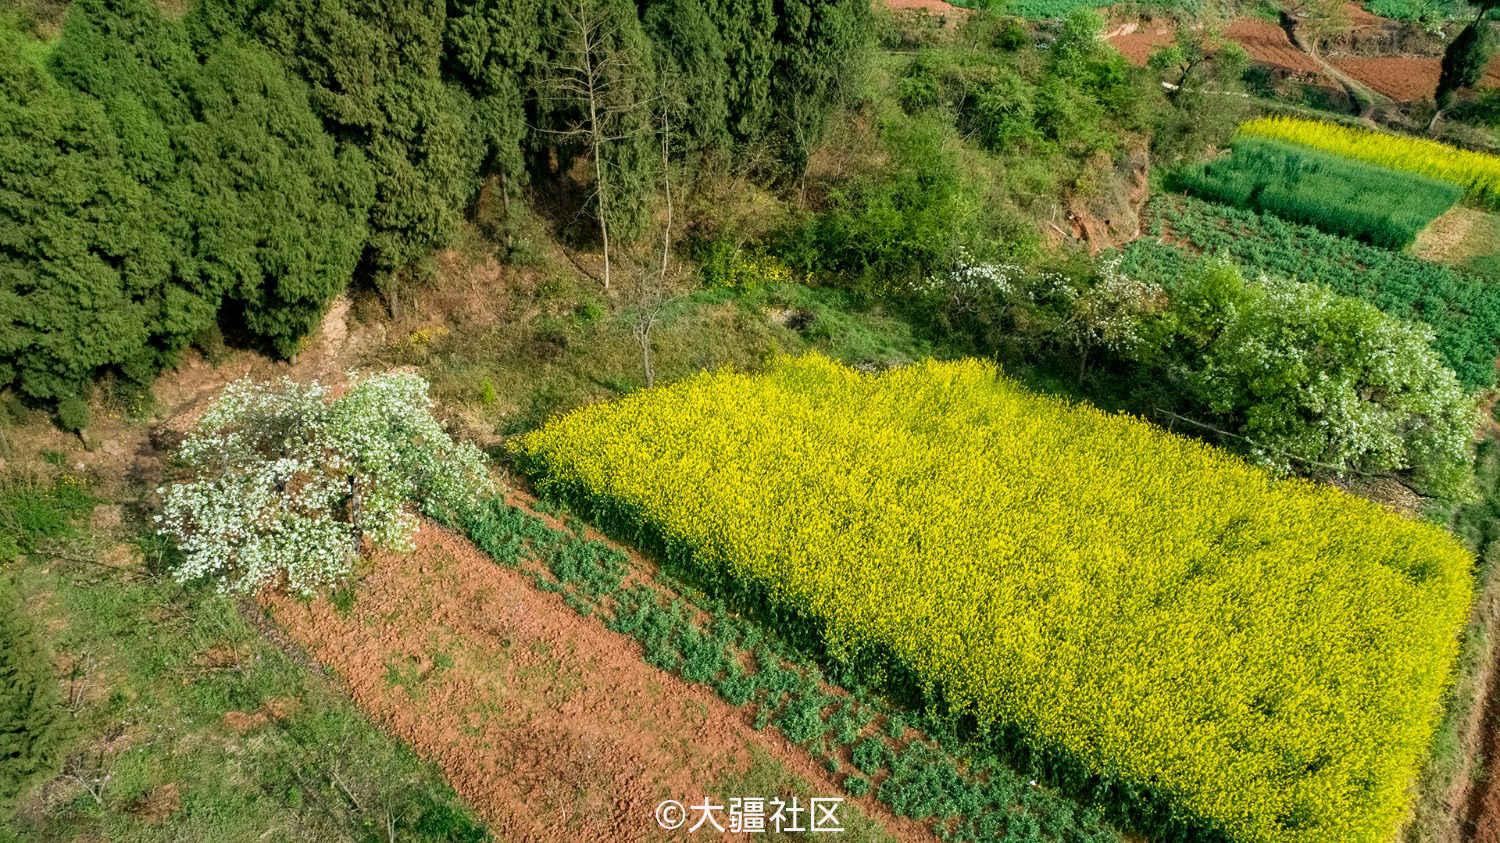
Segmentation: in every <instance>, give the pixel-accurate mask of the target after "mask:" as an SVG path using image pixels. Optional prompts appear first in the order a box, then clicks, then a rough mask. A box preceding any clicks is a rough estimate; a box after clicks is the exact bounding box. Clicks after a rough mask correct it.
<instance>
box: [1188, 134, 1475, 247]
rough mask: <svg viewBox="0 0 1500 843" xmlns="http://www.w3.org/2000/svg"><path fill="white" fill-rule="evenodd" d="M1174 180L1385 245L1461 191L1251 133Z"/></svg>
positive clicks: (1414, 231)
mask: <svg viewBox="0 0 1500 843" xmlns="http://www.w3.org/2000/svg"><path fill="white" fill-rule="evenodd" d="M1174 181H1175V182H1176V183H1177V185H1176V186H1178V187H1180V188H1182V189H1184V190H1187V191H1188V192H1190V193H1193V194H1196V195H1198V196H1201V197H1203V198H1205V199H1212V200H1214V201H1216V202H1224V203H1226V204H1229V205H1234V206H1236V207H1240V208H1255V209H1258V210H1261V211H1268V212H1270V213H1273V214H1275V215H1277V216H1279V217H1282V218H1284V219H1288V220H1292V221H1294V222H1302V223H1307V224H1309V225H1314V226H1317V227H1318V228H1321V229H1322V230H1324V231H1327V232H1329V233H1331V234H1342V235H1345V236H1348V237H1353V238H1355V239H1358V240H1363V241H1365V242H1368V243H1372V244H1374V245H1376V246H1384V247H1385V248H1388V249H1404V248H1406V247H1407V246H1409V245H1411V244H1412V243H1413V242H1414V241H1415V240H1416V239H1417V235H1418V234H1420V233H1421V231H1422V229H1424V228H1426V227H1427V224H1428V223H1430V222H1432V221H1433V220H1434V219H1436V218H1437V217H1438V216H1440V215H1441V214H1443V213H1445V212H1446V211H1447V210H1448V209H1449V208H1452V207H1453V205H1454V203H1455V202H1457V201H1458V199H1459V197H1460V196H1462V195H1463V189H1462V188H1460V187H1459V186H1458V185H1456V184H1452V183H1450V182H1446V181H1439V180H1437V179H1433V178H1428V177H1426V176H1420V175H1416V174H1414V173H1407V172H1402V171H1400V170H1392V169H1389V168H1387V167H1382V166H1379V165H1376V164H1369V163H1366V162H1364V161H1359V160H1356V159H1353V158H1345V157H1342V156H1340V155H1333V154H1329V153H1325V152H1319V151H1317V150H1315V149H1312V148H1311V147H1306V146H1301V145H1299V144H1294V143H1287V142H1285V141H1278V140H1268V139H1264V138H1257V137H1250V136H1247V137H1241V138H1239V139H1238V140H1236V141H1235V143H1234V152H1232V153H1231V154H1230V155H1228V156H1226V157H1222V158H1218V159H1216V160H1214V161H1210V162H1208V163H1207V164H1200V165H1196V166H1192V167H1187V168H1184V169H1183V170H1181V171H1180V172H1178V173H1177V174H1176V175H1175V177H1174Z"/></svg>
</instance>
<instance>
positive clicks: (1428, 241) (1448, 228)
mask: <svg viewBox="0 0 1500 843" xmlns="http://www.w3.org/2000/svg"><path fill="white" fill-rule="evenodd" d="M1497 251H1500V214H1496V213H1493V212H1490V211H1481V210H1479V209H1477V208H1470V207H1467V206H1464V205H1457V206H1455V207H1453V208H1452V209H1451V210H1449V211H1448V212H1447V213H1445V214H1443V215H1442V216H1440V217H1438V218H1437V219H1435V220H1433V221H1432V223H1431V224H1429V225H1428V226H1427V227H1426V228H1425V229H1423V230H1422V233H1421V234H1420V235H1418V236H1417V242H1416V243H1415V244H1413V245H1412V254H1414V255H1416V256H1417V257H1420V258H1426V259H1427V260H1430V261H1436V262H1438V263H1446V264H1448V265H1450V266H1463V265H1464V263H1466V262H1467V261H1470V260H1472V259H1474V258H1476V257H1483V256H1486V255H1493V254H1496V252H1497Z"/></svg>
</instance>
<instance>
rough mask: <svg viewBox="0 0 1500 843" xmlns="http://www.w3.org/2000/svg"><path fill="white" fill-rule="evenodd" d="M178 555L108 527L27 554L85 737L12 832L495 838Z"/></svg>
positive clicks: (35, 836)
mask: <svg viewBox="0 0 1500 843" xmlns="http://www.w3.org/2000/svg"><path fill="white" fill-rule="evenodd" d="M13 490H14V485H11V486H10V487H9V488H8V491H13ZM128 537H129V531H127V538H128ZM143 550H144V553H145V557H146V558H145V559H144V560H138V559H136V558H134V557H135V556H136V554H138V553H141V552H142V551H143ZM166 561H167V559H166V557H165V555H164V551H163V550H162V549H161V548H160V547H159V546H158V545H156V544H155V543H154V542H150V541H142V542H141V543H140V544H139V545H137V544H132V543H124V542H120V541H119V540H118V539H116V538H112V537H110V536H106V535H100V534H95V535H93V536H92V537H89V538H87V539H77V538H75V539H73V540H70V541H66V543H61V544H53V545H50V546H48V545H44V546H43V550H42V552H38V553H36V554H33V555H32V557H31V558H30V560H29V561H26V562H24V563H17V564H13V565H12V566H11V568H12V571H11V573H12V574H13V576H14V578H15V583H16V586H17V587H18V588H19V590H20V592H21V595H22V597H23V599H24V600H25V601H26V604H27V605H28V606H29V607H30V608H31V609H32V612H33V615H34V618H35V620H36V621H37V622H38V623H37V625H38V627H39V628H40V629H42V630H44V631H45V632H44V633H43V637H44V643H45V644H46V645H47V646H48V647H49V648H50V649H51V650H52V652H53V653H54V654H55V655H54V662H55V664H57V665H58V666H59V672H60V676H59V679H60V681H61V683H62V685H63V696H64V700H65V705H66V706H67V709H68V713H67V714H65V715H64V716H65V718H67V719H68V720H69V721H70V731H71V733H72V738H71V741H70V746H69V748H68V749H67V750H66V751H65V753H64V754H65V760H64V763H63V766H62V772H63V775H62V776H60V777H59V778H57V779H54V780H52V781H51V782H48V783H45V784H43V785H41V786H39V787H37V788H35V789H34V790H33V791H32V792H31V793H30V794H29V795H28V798H27V799H25V800H24V801H23V802H22V804H21V807H20V810H19V811H18V812H17V815H16V816H15V817H14V818H12V819H11V820H10V821H9V822H8V823H4V824H0V839H3V838H5V837H6V836H7V835H12V836H14V837H15V838H16V839H20V840H28V841H54V840H56V841H62V840H82V839H89V840H110V841H122V842H128V841H137V840H138V841H149V840H162V839H180V840H215V841H240V840H245V841H251V840H268V839H281V840H330V841H332V840H377V839H378V840H384V839H386V830H387V826H388V825H389V826H390V827H391V828H392V829H393V830H394V831H395V833H396V834H397V835H398V836H399V838H400V839H403V840H455V841H469V840H473V841H477V840H484V839H487V834H486V833H485V832H484V830H483V829H482V828H481V827H480V826H479V825H478V824H477V822H476V820H475V819H474V818H473V816H472V815H471V814H470V813H469V811H468V809H467V808H465V807H464V806H463V805H462V804H461V803H459V801H458V799H457V797H456V796H455V795H454V794H453V792H452V791H451V790H450V789H449V788H448V787H447V785H446V784H444V783H443V781H442V779H441V777H440V776H439V775H438V774H437V772H436V770H435V768H433V767H432V766H431V765H429V764H426V763H424V762H422V761H420V760H419V759H417V758H416V757H415V756H414V755H413V754H412V753H411V752H410V751H409V750H407V749H406V748H405V747H403V746H401V745H399V744H398V743H397V742H395V741H393V740H391V739H390V738H388V737H386V736H385V735H384V734H382V733H381V732H380V731H379V729H378V728H377V727H375V726H374V725H373V724H372V723H370V722H369V721H367V720H366V719H365V718H364V717H363V716H362V715H361V714H360V713H359V711H358V710H356V709H355V707H354V705H353V704H352V703H351V702H350V701H349V700H348V699H346V698H345V697H344V696H343V695H342V693H341V692H340V691H339V689H337V688H336V687H334V686H333V685H332V684H331V683H330V682H329V681H328V680H327V679H326V678H325V677H323V676H322V675H321V674H320V673H317V672H316V671H314V670H310V669H309V668H308V667H305V666H303V665H302V664H299V663H297V662H295V661H293V660H292V659H291V658H289V657H288V656H287V655H286V654H284V653H283V652H282V651H281V650H280V649H278V648H277V647H276V646H275V645H274V644H272V643H271V642H270V641H268V640H267V639H266V638H265V637H264V636H263V635H262V633H261V632H260V631H259V630H257V629H256V628H255V627H254V626H252V624H251V623H249V622H248V621H247V620H246V619H245V617H244V616H243V615H242V614H241V613H240V610H239V608H238V606H237V605H236V603H235V602H234V601H233V600H231V599H229V598H226V597H223V596H219V595H216V594H214V593H212V592H211V591H207V590H205V589H202V588H184V587H181V586H178V585H176V584H175V583H173V582H172V581H171V580H170V579H169V578H167V577H164V576H162V571H163V565H164V563H165V562H166ZM96 778H97V779H100V780H101V781H100V782H99V783H98V784H97V785H95V784H94V783H93V780H94V779H96ZM85 782H87V784H88V785H89V787H86V786H85ZM90 788H92V789H93V790H94V791H95V792H96V793H97V798H96V797H95V795H94V794H91V793H90V792H89V791H90Z"/></svg>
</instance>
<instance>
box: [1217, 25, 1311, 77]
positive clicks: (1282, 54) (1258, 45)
mask: <svg viewBox="0 0 1500 843" xmlns="http://www.w3.org/2000/svg"><path fill="white" fill-rule="evenodd" d="M1224 34H1225V35H1227V36H1229V37H1230V38H1232V39H1234V40H1235V41H1238V42H1239V43H1240V45H1241V46H1242V47H1244V48H1245V52H1247V53H1249V54H1250V60H1251V61H1256V62H1261V63H1263V64H1274V65H1276V66H1278V67H1284V68H1287V69H1288V70H1295V71H1301V72H1304V73H1318V72H1320V70H1321V68H1319V67H1318V63H1317V62H1315V61H1313V60H1312V57H1311V56H1308V55H1307V54H1306V53H1304V52H1302V51H1301V50H1299V49H1297V45H1296V44H1293V43H1292V39H1290V38H1288V37H1287V34H1286V30H1284V29H1282V28H1281V27H1279V26H1277V25H1276V24H1274V23H1270V22H1268V21H1263V20H1256V19H1255V18H1240V19H1238V20H1236V21H1235V22H1234V23H1232V24H1230V25H1229V29H1228V31H1226V32H1225V33H1224Z"/></svg>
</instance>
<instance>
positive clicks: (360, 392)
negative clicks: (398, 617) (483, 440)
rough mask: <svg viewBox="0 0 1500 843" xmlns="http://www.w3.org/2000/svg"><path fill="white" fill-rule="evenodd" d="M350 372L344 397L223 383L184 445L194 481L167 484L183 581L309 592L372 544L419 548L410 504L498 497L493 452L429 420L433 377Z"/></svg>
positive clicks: (167, 513)
mask: <svg viewBox="0 0 1500 843" xmlns="http://www.w3.org/2000/svg"><path fill="white" fill-rule="evenodd" d="M351 378H352V379H353V383H352V385H351V386H350V388H349V390H348V392H347V393H345V394H344V396H343V397H342V398H339V399H338V400H337V401H330V400H329V397H330V396H329V391H328V390H327V389H326V388H325V387H323V386H322V385H320V384H318V383H317V382H316V381H314V382H312V383H310V384H306V385H303V384H298V383H296V382H295V381H292V380H290V379H288V378H281V379H280V380H278V381H275V382H272V383H265V384H257V383H253V382H251V381H250V380H248V379H244V380H240V381H236V382H235V383H232V384H230V385H229V386H228V387H226V388H225V389H224V392H223V393H222V394H221V395H220V397H219V399H218V400H217V401H216V402H215V403H214V404H213V406H212V407H210V408H209V410H208V411H207V412H206V413H204V415H203V417H202V418H201V419H200V420H199V422H198V426H197V428H196V429H195V430H194V432H193V433H192V434H191V435H190V436H189V437H188V438H187V439H186V440H185V441H184V442H183V443H182V446H181V448H180V449H179V451H178V454H177V456H178V459H179V460H180V462H181V463H182V464H183V466H184V467H185V469H186V472H187V474H188V476H189V477H190V478H194V479H188V480H185V481H184V482H181V483H177V484H174V485H173V486H172V487H171V488H170V489H167V490H166V500H165V503H164V505H163V510H162V514H161V516H160V520H161V527H160V532H161V533H163V534H164V535H168V536H171V537H173V538H174V539H176V541H177V543H178V546H179V547H180V548H181V550H182V552H183V555H184V557H185V560H184V562H183V564H182V565H181V567H180V568H179V569H178V570H177V572H176V576H177V578H178V579H179V580H182V581H186V580H190V579H195V578H198V577H201V576H209V577H211V578H213V579H214V580H215V581H216V582H217V583H218V586H219V588H220V590H224V591H241V592H249V591H254V590H256V589H258V588H260V587H261V586H265V585H277V586H285V587H286V588H288V589H290V590H292V591H296V592H299V593H310V592H312V591H315V590H316V589H318V588H321V587H326V586H328V585H331V584H333V583H334V582H336V581H337V580H339V579H340V578H342V577H343V576H345V575H347V573H348V572H349V570H350V566H351V563H352V561H353V559H354V558H355V556H356V555H357V554H358V552H359V549H360V548H359V545H360V543H361V541H362V540H363V539H365V538H368V539H369V540H370V541H371V542H372V543H374V544H377V545H381V546H384V547H390V548H393V549H398V550H410V549H411V548H412V546H413V540H412V535H413V533H414V532H415V531H416V528H417V516H416V513H415V512H413V511H412V509H413V505H414V504H419V505H420V506H421V507H422V508H424V509H426V510H428V511H433V512H440V511H451V510H453V509H458V508H462V507H463V506H465V505H466V504H467V503H468V502H469V501H471V500H473V499H474V497H475V496H477V495H479V494H480V493H482V492H485V491H487V490H488V489H489V487H490V480H489V474H488V471H487V469H486V467H485V462H484V457H483V455H482V454H480V452H479V451H478V449H477V448H475V447H474V446H472V445H469V444H467V443H455V442H454V441H453V439H452V438H451V437H449V436H448V434H447V432H445V431H444V430H443V429H442V426H441V425H440V424H438V422H437V420H436V419H434V418H433V417H432V413H431V401H430V399H429V398H428V395H427V382H426V381H425V380H423V379H422V378H421V377H419V376H417V375H415V374H410V373H403V372H396V373H390V374H384V375H376V376H373V377H369V378H366V379H363V380H361V379H358V378H357V377H355V376H353V375H352V374H351Z"/></svg>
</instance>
